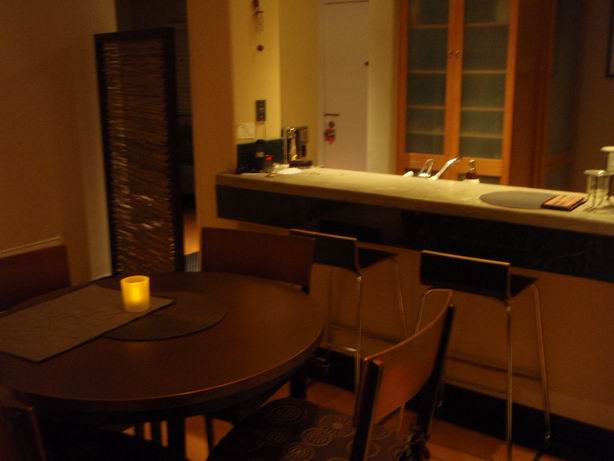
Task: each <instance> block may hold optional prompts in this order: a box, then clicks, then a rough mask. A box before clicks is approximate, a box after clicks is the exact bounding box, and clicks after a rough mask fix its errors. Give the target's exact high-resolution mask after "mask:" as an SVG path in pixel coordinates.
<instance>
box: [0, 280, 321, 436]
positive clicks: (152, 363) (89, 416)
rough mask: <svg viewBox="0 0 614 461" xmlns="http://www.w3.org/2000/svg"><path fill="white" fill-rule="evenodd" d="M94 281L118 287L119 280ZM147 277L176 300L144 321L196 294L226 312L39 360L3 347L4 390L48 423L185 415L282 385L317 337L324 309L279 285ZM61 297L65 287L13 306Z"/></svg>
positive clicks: (0, 373)
mask: <svg viewBox="0 0 614 461" xmlns="http://www.w3.org/2000/svg"><path fill="white" fill-rule="evenodd" d="M94 283H97V284H99V285H102V286H104V287H107V288H118V289H119V279H117V278H110V279H105V280H101V281H97V282H94ZM150 283H151V291H152V295H153V296H156V295H157V294H159V295H160V296H169V295H170V296H172V297H173V298H174V299H175V302H174V303H173V304H171V305H170V306H167V307H165V308H162V309H160V310H159V311H155V312H153V313H151V314H149V315H148V316H145V317H142V319H147V318H148V317H149V316H155V315H165V316H172V315H173V310H174V309H177V310H178V309H180V308H181V306H182V305H183V307H186V306H185V305H186V304H187V303H195V302H197V301H195V300H197V299H200V300H201V301H199V302H201V303H202V304H203V306H202V308H203V309H206V308H207V305H209V307H210V308H216V309H217V311H218V312H219V311H220V309H223V316H222V318H221V319H218V321H217V322H216V323H214V324H213V325H211V326H209V327H208V328H204V329H198V330H197V331H191V332H189V333H186V334H181V335H178V336H173V337H165V338H164V339H147V340H130V339H117V338H114V337H113V334H112V333H111V334H109V335H108V336H105V335H103V336H99V337H97V338H95V339H93V340H91V341H88V342H86V343H85V344H82V345H80V346H77V347H75V348H73V349H70V350H68V351H66V352H63V353H61V354H59V355H56V356H54V357H52V358H50V359H48V360H45V361H43V362H40V363H33V362H30V361H27V360H23V359H19V358H16V357H13V356H11V355H8V354H3V353H0V386H6V387H8V388H11V389H13V390H14V391H15V392H16V393H17V395H18V396H19V397H20V398H22V399H24V400H26V401H28V402H30V403H32V404H33V405H34V407H35V408H36V409H37V411H38V412H39V414H43V415H44V416H45V417H47V418H52V419H60V420H66V421H70V422H84V423H95V424H102V423H121V424H135V423H139V422H143V421H151V420H161V419H171V418H183V417H185V416H190V415H196V414H202V413H205V414H206V413H209V412H214V411H218V410H221V409H224V408H227V407H229V406H232V405H234V404H236V403H239V402H241V401H246V400H248V399H250V398H252V397H254V396H257V395H260V394H262V393H264V392H267V391H269V390H270V389H273V388H275V387H276V386H279V385H280V384H281V383H282V382H284V381H286V380H287V379H288V378H289V377H290V376H292V374H293V373H294V372H296V371H297V370H298V369H300V368H301V366H302V365H303V364H304V363H305V361H306V360H307V358H308V357H309V356H310V355H311V354H312V353H313V352H314V350H315V349H316V348H317V347H318V345H319V343H320V340H321V338H322V335H323V330H324V325H325V312H324V309H322V308H321V307H320V306H318V304H317V303H315V302H314V300H313V299H312V298H311V297H310V296H309V295H307V294H305V293H303V292H302V291H300V290H299V289H297V288H296V287H293V286H290V285H287V284H284V283H280V282H276V281H271V280H267V279H263V278H258V277H249V276H242V275H234V274H226V273H196V272H175V273H165V274H155V275H151V282H150ZM61 293H65V290H64V291H61V292H54V293H51V294H48V295H45V296H42V297H38V298H36V299H35V300H30V301H28V302H26V303H23V304H21V305H19V306H17V307H16V309H25V308H28V307H31V306H32V305H34V304H36V303H40V302H41V301H44V300H49V299H52V298H54V297H57V296H59V295H60V294H61ZM196 295H202V296H200V297H199V296H196ZM192 307H193V306H192ZM139 321H140V320H135V321H134V322H133V323H134V324H136V322H139ZM129 325H131V324H129ZM50 334H51V333H50Z"/></svg>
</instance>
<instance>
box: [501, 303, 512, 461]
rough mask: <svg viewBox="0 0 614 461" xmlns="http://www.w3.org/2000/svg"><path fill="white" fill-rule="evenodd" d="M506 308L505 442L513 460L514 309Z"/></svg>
mask: <svg viewBox="0 0 614 461" xmlns="http://www.w3.org/2000/svg"><path fill="white" fill-rule="evenodd" d="M503 306H504V307H505V315H506V317H507V322H506V336H507V385H506V394H507V395H506V400H507V408H506V421H505V441H506V443H507V459H508V461H509V460H511V459H512V403H513V400H512V398H513V394H512V378H513V360H512V307H511V306H510V305H509V303H507V302H503Z"/></svg>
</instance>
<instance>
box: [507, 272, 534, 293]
mask: <svg viewBox="0 0 614 461" xmlns="http://www.w3.org/2000/svg"><path fill="white" fill-rule="evenodd" d="M535 282H537V279H536V278H533V277H525V276H524V275H517V274H510V295H511V297H512V298H513V297H515V296H517V295H519V294H520V293H522V292H523V291H524V290H525V289H527V288H528V287H529V286H530V285H531V284H533V283H535Z"/></svg>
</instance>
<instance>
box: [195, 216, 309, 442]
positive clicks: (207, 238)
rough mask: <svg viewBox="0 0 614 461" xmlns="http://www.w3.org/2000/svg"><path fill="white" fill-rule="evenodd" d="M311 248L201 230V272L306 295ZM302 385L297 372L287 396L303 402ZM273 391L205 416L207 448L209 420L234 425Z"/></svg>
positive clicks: (286, 239) (271, 237) (305, 243)
mask: <svg viewBox="0 0 614 461" xmlns="http://www.w3.org/2000/svg"><path fill="white" fill-rule="evenodd" d="M313 246H314V242H313V239H311V238H305V237H297V236H290V235H278V234H269V233H264V232H253V231H245V230H237V229H223V228H216V227H204V228H202V230H201V270H202V271H203V272H228V273H233V274H242V275H252V276H256V277H263V278H267V279H272V280H277V281H280V282H286V283H289V284H292V285H296V286H297V287H298V288H300V289H301V290H302V291H303V292H305V293H309V286H310V279H311V265H312V259H313ZM306 381H307V378H306V376H305V371H304V370H299V371H298V372H297V373H296V374H295V375H294V376H293V377H292V378H291V380H290V393H291V395H293V396H294V397H298V398H305V397H306V393H307V382H306ZM280 386H281V383H280ZM277 389H278V387H277V388H274V389H271V390H270V391H269V392H267V393H264V394H262V395H259V396H256V397H254V398H251V399H248V400H247V401H245V402H241V403H238V404H237V405H235V406H233V407H232V408H228V409H224V410H221V411H219V412H215V413H212V414H209V415H206V416H205V427H206V435H207V443H208V444H209V447H213V446H214V445H215V436H214V429H213V423H212V419H211V418H216V419H222V420H224V421H228V422H231V423H233V424H235V423H237V422H239V421H241V420H242V419H244V418H245V417H247V416H248V415H250V414H252V413H253V412H255V411H256V410H257V409H258V408H259V407H260V406H261V405H262V404H263V403H264V402H266V400H268V398H269V397H270V396H271V395H273V394H274V393H275V391H276V390H277Z"/></svg>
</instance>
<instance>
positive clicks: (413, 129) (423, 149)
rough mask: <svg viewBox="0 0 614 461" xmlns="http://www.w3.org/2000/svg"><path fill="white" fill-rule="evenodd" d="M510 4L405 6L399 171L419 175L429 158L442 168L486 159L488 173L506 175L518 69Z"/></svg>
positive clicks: (467, 0) (435, 1)
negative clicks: (509, 100) (511, 84)
mask: <svg viewBox="0 0 614 461" xmlns="http://www.w3.org/2000/svg"><path fill="white" fill-rule="evenodd" d="M509 3H510V1H509V0H409V1H406V2H404V4H405V5H404V6H405V8H404V11H403V14H402V17H403V26H402V28H403V29H405V31H404V33H403V32H402V36H403V38H405V37H406V40H405V42H404V44H403V46H402V48H404V50H403V52H404V53H405V57H404V59H403V57H401V61H405V62H401V68H403V74H404V75H402V76H401V78H402V79H403V80H404V83H405V84H404V85H403V89H402V91H403V92H404V93H405V94H404V95H403V97H402V98H401V100H402V101H403V103H404V104H403V103H402V105H403V106H405V107H404V110H403V113H402V114H400V118H401V119H403V120H402V124H401V127H400V128H401V130H400V131H402V134H403V136H402V139H401V140H400V141H401V144H402V145H401V146H400V147H401V149H400V153H399V172H402V171H403V170H406V169H408V168H410V169H419V168H420V167H421V166H422V165H423V164H424V162H425V161H426V160H427V159H428V158H432V159H434V160H435V169H438V168H439V167H441V165H442V164H443V163H444V162H445V161H446V160H448V159H449V158H452V157H455V156H457V155H458V154H462V155H463V157H466V159H467V160H468V159H469V158H474V159H479V160H481V161H479V163H478V170H479V171H480V173H481V174H483V175H488V176H497V177H499V176H501V164H502V159H503V157H504V147H505V146H504V142H503V140H504V134H505V133H504V132H505V114H506V107H505V104H506V95H507V80H508V79H507V75H508V72H509V67H510V66H511V65H512V64H513V62H512V60H510V59H508V56H509V51H508V36H509V25H510V24H509V18H510V4H509ZM400 137H401V136H400ZM460 165H461V166H460V167H457V168H456V172H458V171H460V170H462V168H463V166H462V165H463V163H460ZM454 173H455V171H451V172H450V173H449V174H447V176H446V177H452V176H451V175H453V174H454Z"/></svg>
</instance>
